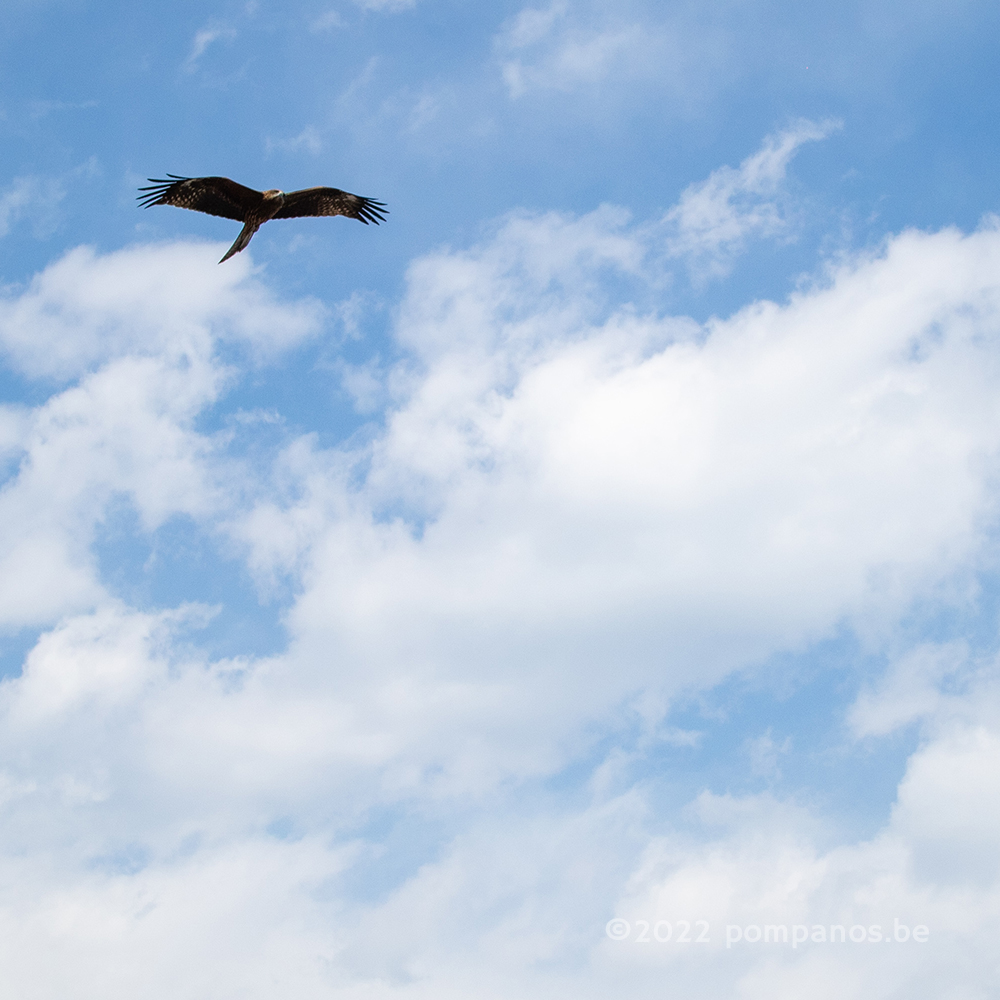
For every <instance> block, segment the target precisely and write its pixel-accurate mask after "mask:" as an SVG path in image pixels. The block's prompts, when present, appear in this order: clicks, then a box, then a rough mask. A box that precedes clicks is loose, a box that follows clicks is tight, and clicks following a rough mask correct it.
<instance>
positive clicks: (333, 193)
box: [138, 174, 388, 264]
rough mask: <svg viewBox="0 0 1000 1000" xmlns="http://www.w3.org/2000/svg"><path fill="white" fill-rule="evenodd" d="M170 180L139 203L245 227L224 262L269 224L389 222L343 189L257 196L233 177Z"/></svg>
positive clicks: (368, 201)
mask: <svg viewBox="0 0 1000 1000" xmlns="http://www.w3.org/2000/svg"><path fill="white" fill-rule="evenodd" d="M167 177H168V178H169V180H157V179H156V178H155V177H150V178H149V180H150V181H151V182H152V183H151V185H150V186H149V187H141V188H139V190H140V191H146V192H149V193H148V194H140V195H139V198H138V201H139V204H140V205H142V207H143V208H149V207H150V205H176V206H177V207H178V208H190V209H193V210H194V211H195V212H207V213H208V214H209V215H221V216H222V217H223V218H224V219H235V220H236V221H237V222H242V223H243V231H242V232H241V233H240V235H239V236H237V237H236V242H235V243H234V244H233V245H232V246H231V247H230V248H229V250H228V251H227V252H226V256H225V257H223V258H222V260H220V261H219V263H220V264H221V263H222V261H225V260H229V258H230V257H232V256H233V254H234V253H239V252H240V251H241V250H242V249H243V248H244V247H245V246H246V245H247V244H248V243H249V242H250V240H251V238H252V237H253V234H254V233H255V232H257V230H258V229H260V227H261V226H262V225H264V223H265V222H267V221H268V219H297V218H299V217H301V216H303V215H346V216H348V218H351V219H357V220H358V221H360V222H363V223H364V224H365V225H366V226H367V225H368V223H369V222H374V223H375V225H376V226H377V225H378V224H379V223H380V222H385V216H386V213H387V212H388V209H387V208H386V207H385V203H384V202H381V201H375V199H374V198H362V197H361V196H360V195H356V194H348V193H347V192H346V191H340V190H338V189H337V188H327V187H314V188H304V189H303V190H302V191H289V192H288V194H286V193H285V192H284V191H279V190H277V189H276V188H275V189H272V190H271V191H254V189H253V188H248V187H244V186H243V185H242V184H237V183H236V181H231V180H230V179H229V178H228V177H178V176H177V175H176V174H167Z"/></svg>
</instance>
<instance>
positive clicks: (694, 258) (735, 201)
mask: <svg viewBox="0 0 1000 1000" xmlns="http://www.w3.org/2000/svg"><path fill="white" fill-rule="evenodd" d="M839 127H840V124H839V123H838V122H831V121H826V122H818V123H817V122H809V121H801V122H799V123H798V124H796V125H794V126H793V127H791V128H789V129H786V130H785V131H784V132H780V133H778V134H777V135H774V136H770V137H769V138H768V139H767V140H765V142H764V145H763V147H762V148H761V149H760V150H759V151H758V152H756V153H754V154H753V155H752V156H748V157H747V158H746V159H745V160H744V161H743V162H742V163H741V164H740V165H739V167H738V168H736V169H734V168H732V167H720V168H719V169H718V170H715V171H713V173H712V175H711V176H710V177H709V178H708V179H707V180H705V181H700V182H699V183H697V184H692V185H691V186H690V187H688V188H686V189H685V191H684V192H683V193H682V194H681V197H680V200H679V201H678V203H677V205H675V206H674V207H673V208H672V209H671V210H670V211H669V212H668V213H667V214H666V216H665V218H664V224H665V226H666V232H667V235H666V240H667V253H668V254H669V255H670V256H672V257H685V258H687V259H688V261H689V265H690V266H691V267H692V269H693V270H695V272H696V273H699V272H700V273H702V274H704V275H712V276H719V275H722V274H725V273H726V271H727V270H728V268H729V265H730V263H731V261H732V258H733V257H734V256H736V255H737V254H739V253H740V252H742V251H743V250H744V248H745V246H746V243H747V241H748V240H749V239H751V238H755V237H756V238H761V237H775V236H782V235H786V234H788V232H789V223H788V218H787V211H788V210H787V208H786V207H785V205H784V204H783V203H787V201H788V198H787V195H785V194H784V192H783V190H782V186H783V184H784V181H785V173H786V170H787V168H788V163H789V161H790V160H791V158H792V157H793V156H794V155H795V153H796V151H797V150H798V148H799V147H800V146H801V145H802V144H803V143H805V142H815V141H817V140H819V139H825V138H826V137H827V136H828V135H830V133H831V132H833V131H834V130H835V129H838V128H839Z"/></svg>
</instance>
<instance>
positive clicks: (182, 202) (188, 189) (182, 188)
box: [138, 174, 264, 222]
mask: <svg viewBox="0 0 1000 1000" xmlns="http://www.w3.org/2000/svg"><path fill="white" fill-rule="evenodd" d="M167 177H168V178H170V179H169V180H157V179H156V178H155V177H150V178H149V180H150V181H152V184H151V185H150V186H149V187H141V188H139V190H140V191H144V192H147V193H146V194H140V195H139V198H138V201H139V204H140V205H142V207H143V208H149V207H150V206H151V205H176V206H177V207H178V208H190V209H192V210H193V211H195V212H207V213H208V214H209V215H221V216H222V217H223V218H224V219H236V220H237V222H245V221H246V219H247V215H248V214H249V213H250V212H251V211H252V210H253V209H254V208H257V207H259V206H260V204H261V203H262V202H263V200H264V195H263V194H262V193H261V192H260V191H254V189H253V188H248V187H244V186H243V185H242V184H237V183H236V181H231V180H230V179H229V178H228V177H178V176H177V175H176V174H167Z"/></svg>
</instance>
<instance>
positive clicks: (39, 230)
mask: <svg viewBox="0 0 1000 1000" xmlns="http://www.w3.org/2000/svg"><path fill="white" fill-rule="evenodd" d="M65 197H66V189H65V186H64V184H63V182H62V181H61V180H56V179H53V178H50V177H36V176H29V177H17V178H15V179H14V181H13V182H12V183H11V184H10V186H9V187H7V188H6V189H5V190H3V191H0V236H6V235H7V233H8V232H10V230H11V228H12V227H13V226H14V225H15V224H16V223H18V222H19V221H20V220H22V219H25V218H27V219H30V221H31V228H32V231H33V233H34V234H35V235H36V236H39V237H43V236H46V235H48V234H49V233H51V232H52V230H53V229H54V227H55V225H56V219H57V209H58V206H59V203H60V202H61V201H62V200H63V198H65Z"/></svg>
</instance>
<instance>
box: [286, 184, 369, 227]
mask: <svg viewBox="0 0 1000 1000" xmlns="http://www.w3.org/2000/svg"><path fill="white" fill-rule="evenodd" d="M388 211H389V210H388V209H387V208H386V207H385V203H384V202H381V201H376V200H375V199H374V198H363V197H361V195H358V194H349V193H348V192H347V191H340V190H338V189H337V188H328V187H315V188H304V189H303V190H302V191H291V192H289V193H288V194H286V195H285V204H284V205H283V206H282V207H281V210H280V211H278V212H277V213H275V215H274V216H272V218H275V219H297V218H300V217H301V216H304V215H346V216H347V217H348V218H351V219H357V220H358V221H359V222H363V223H364V224H365V225H366V226H367V225H368V223H369V222H374V223H375V225H376V226H377V225H378V224H379V223H380V222H385V217H386V215H387V214H388Z"/></svg>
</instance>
